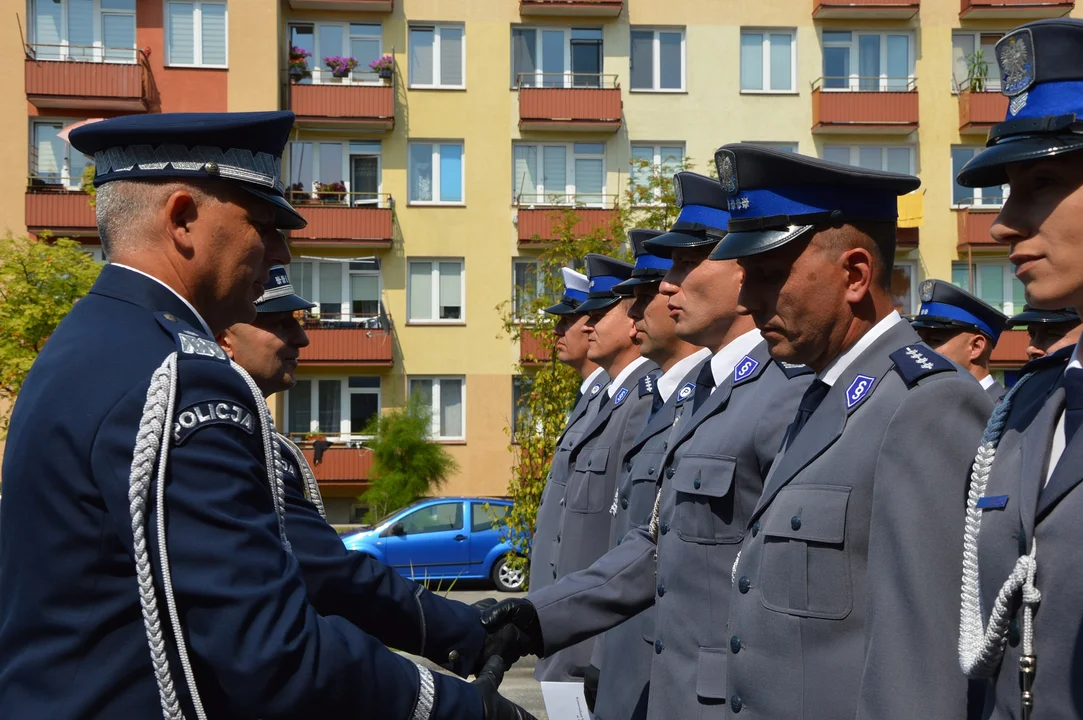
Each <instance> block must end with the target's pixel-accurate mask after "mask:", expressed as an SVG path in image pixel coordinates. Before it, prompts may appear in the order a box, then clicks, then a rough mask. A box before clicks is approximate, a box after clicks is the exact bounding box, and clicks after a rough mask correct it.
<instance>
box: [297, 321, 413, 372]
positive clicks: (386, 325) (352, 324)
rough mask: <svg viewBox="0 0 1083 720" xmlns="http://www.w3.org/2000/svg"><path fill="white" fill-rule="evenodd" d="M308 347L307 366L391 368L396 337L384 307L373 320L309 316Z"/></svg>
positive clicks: (305, 353)
mask: <svg viewBox="0 0 1083 720" xmlns="http://www.w3.org/2000/svg"><path fill="white" fill-rule="evenodd" d="M304 325H305V332H307V333H308V342H309V344H308V347H306V348H303V349H302V350H301V357H300V361H301V363H302V364H303V365H305V366H309V367H312V366H317V365H334V366H336V367H343V366H348V367H373V366H376V367H391V366H392V365H393V364H394V344H395V343H394V333H393V330H392V325H391V318H390V317H389V316H388V315H387V314H386V313H385V312H384V311H383V308H382V307H381V308H380V309H379V311H378V313H377V314H374V315H370V316H344V315H339V314H334V313H320V314H319V315H306V317H305V320H304Z"/></svg>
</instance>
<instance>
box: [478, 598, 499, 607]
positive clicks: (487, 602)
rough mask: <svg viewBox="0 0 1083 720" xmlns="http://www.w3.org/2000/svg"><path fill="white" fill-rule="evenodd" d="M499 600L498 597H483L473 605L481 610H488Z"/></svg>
mask: <svg viewBox="0 0 1083 720" xmlns="http://www.w3.org/2000/svg"><path fill="white" fill-rule="evenodd" d="M498 602H500V601H499V600H497V599H496V598H482V599H481V600H478V601H477V602H476V603H474V604H473V605H474V607H476V608H478V609H479V610H488V609H489V608H491V607H492V606H493V605H496V604H497V603H498Z"/></svg>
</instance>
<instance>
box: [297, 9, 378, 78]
mask: <svg viewBox="0 0 1083 720" xmlns="http://www.w3.org/2000/svg"><path fill="white" fill-rule="evenodd" d="M301 25H308V26H310V27H311V28H312V47H313V48H315V49H314V50H313V52H312V57H311V58H309V60H308V61H309V63H311V64H313V65H314V66H315V67H309V69H308V71H309V73H310V74H311V77H310V79H311V81H312V82H311V84H312V85H329V84H336V85H383V84H384V81H383V80H382V79H381V78H380V75H379V73H376V72H374V71H372V70H371V69H370V68H369V67H368V66H367V65H358V66H357V67H356V68H354V69H353V70H351V71H350V74H349V75H347V76H346V77H344V78H336V77H334V75H333V74H332V73H331V70H330V68H328V67H326V66H325V65H324V64H323V58H324V52H323V50H321V49H320V28H322V27H338V28H339V29H340V31H341V32H342V47H343V48H344V49H345V50H348V49H349V47H350V39H351V38H353V37H354V36H353V35H352V34H351V33H350V26H351V25H371V26H373V27H378V28H380V54H381V56H383V55H384V54H385V53H384V50H383V43H384V33H383V24H382V23H379V22H327V21H321V20H291V21H290V22H289V23H288V24H287V27H286V49H287V52H288V51H289V45H290V44H291V43H292V40H291V35H292V30H293V28H294V27H296V26H301ZM346 57H352V56H349V55H347V56H346ZM355 73H356V75H355Z"/></svg>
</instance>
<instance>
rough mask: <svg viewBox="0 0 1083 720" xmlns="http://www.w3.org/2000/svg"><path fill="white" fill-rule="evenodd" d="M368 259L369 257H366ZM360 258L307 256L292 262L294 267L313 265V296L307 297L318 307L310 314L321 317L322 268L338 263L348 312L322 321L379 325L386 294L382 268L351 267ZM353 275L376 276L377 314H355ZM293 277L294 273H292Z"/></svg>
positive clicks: (343, 303) (344, 304)
mask: <svg viewBox="0 0 1083 720" xmlns="http://www.w3.org/2000/svg"><path fill="white" fill-rule="evenodd" d="M364 259H367V258H364ZM358 260H359V259H358V258H343V259H342V260H341V261H335V260H327V259H324V260H315V259H310V258H307V257H299V258H297V259H295V260H294V261H293V262H292V263H291V264H290V268H291V272H292V268H293V267H294V266H295V265H296V264H297V263H308V264H310V265H311V266H312V292H311V293H310V294H311V295H312V297H307V298H305V299H306V300H308V301H309V302H313V303H316V307H314V308H312V310H310V311H309V314H310V315H312V317H314V318H320V314H321V313H320V302H321V301H320V268H321V267H322V266H323V265H338V266H340V268H341V270H342V280H341V283H342V298H341V300H340V302H341V304H342V305H343V306H344V307H346V308H348V312H346V313H340V314H339V317H337V318H329V319H327V318H320V322H324V323H344V324H354V323H362V322H366V321H375V323H376V324H377V325H378V324H379V321H380V319H381V317H382V316H383V296H384V278H383V272H382V269H376V270H352V269H350V263H351V262H358ZM353 275H365V276H369V277H375V278H376V279H377V281H378V282H379V290H378V291H377V293H376V300H377V302H378V303H379V307H378V309H377V312H376V315H354V314H353V300H354V298H353V293H352V291H351V289H350V277H351V276H353ZM291 277H292V275H291Z"/></svg>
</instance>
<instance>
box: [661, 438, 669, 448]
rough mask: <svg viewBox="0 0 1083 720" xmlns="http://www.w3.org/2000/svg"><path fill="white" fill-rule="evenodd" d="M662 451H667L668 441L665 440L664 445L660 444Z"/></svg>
mask: <svg viewBox="0 0 1083 720" xmlns="http://www.w3.org/2000/svg"><path fill="white" fill-rule="evenodd" d="M662 449H663V450H669V440H666V441H665V442H664V443H662Z"/></svg>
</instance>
